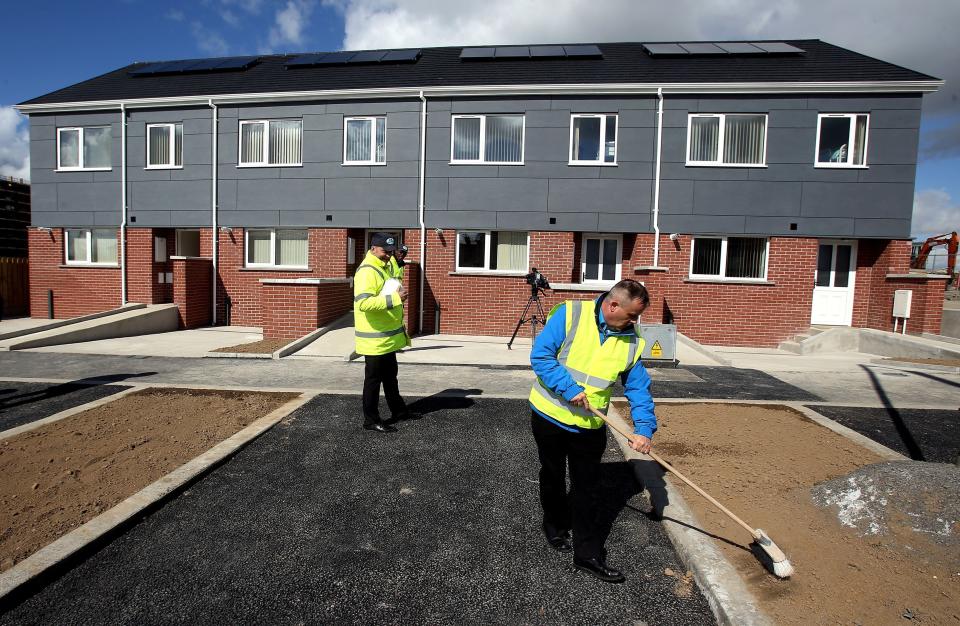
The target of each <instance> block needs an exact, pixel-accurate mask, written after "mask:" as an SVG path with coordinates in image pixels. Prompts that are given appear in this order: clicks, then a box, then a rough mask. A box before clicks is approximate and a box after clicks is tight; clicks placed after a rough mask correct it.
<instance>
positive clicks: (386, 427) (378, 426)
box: [363, 422, 397, 433]
mask: <svg viewBox="0 0 960 626" xmlns="http://www.w3.org/2000/svg"><path fill="white" fill-rule="evenodd" d="M363 427H364V429H366V430H375V431H377V432H378V433H395V432H397V429H396V428H394V427H393V426H391V425H390V424H384V423H383V422H373V423H372V424H364V425H363Z"/></svg>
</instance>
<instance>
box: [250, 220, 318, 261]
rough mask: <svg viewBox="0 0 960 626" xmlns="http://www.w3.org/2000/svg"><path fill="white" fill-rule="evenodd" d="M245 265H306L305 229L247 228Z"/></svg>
mask: <svg viewBox="0 0 960 626" xmlns="http://www.w3.org/2000/svg"><path fill="white" fill-rule="evenodd" d="M246 236H247V245H246V248H247V257H246V258H247V267H279V268H293V269H305V268H306V267H307V231H306V230H278V229H271V230H267V229H263V230H259V229H256V230H248V231H247V232H246Z"/></svg>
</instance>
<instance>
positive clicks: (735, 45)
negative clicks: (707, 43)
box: [717, 41, 764, 54]
mask: <svg viewBox="0 0 960 626" xmlns="http://www.w3.org/2000/svg"><path fill="white" fill-rule="evenodd" d="M717 45H718V46H719V47H720V48H722V49H724V50H726V51H727V52H729V53H730V54H763V53H764V52H763V50H761V49H760V48H758V47H756V46H753V45H750V44H748V43H744V42H741V41H734V42H729V43H727V42H725V43H718V44H717Z"/></svg>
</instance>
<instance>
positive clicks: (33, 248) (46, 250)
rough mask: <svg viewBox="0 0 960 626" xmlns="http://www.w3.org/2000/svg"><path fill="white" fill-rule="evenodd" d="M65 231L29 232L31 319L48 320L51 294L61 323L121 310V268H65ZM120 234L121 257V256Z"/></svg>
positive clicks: (33, 229)
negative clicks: (63, 320) (48, 293)
mask: <svg viewBox="0 0 960 626" xmlns="http://www.w3.org/2000/svg"><path fill="white" fill-rule="evenodd" d="M63 237H64V231H63V229H62V228H54V229H53V230H51V231H49V232H46V231H41V230H40V229H38V228H30V229H29V231H28V245H29V254H30V316H31V317H40V318H45V317H47V290H48V289H52V290H53V314H54V317H56V318H58V319H63V318H69V317H78V316H81V315H89V314H91V313H98V312H100V311H106V310H109V309H115V308H117V307H119V306H120V268H119V267H66V266H64V267H61V266H62V265H63V264H64V249H63ZM119 250H120V245H119V230H118V233H117V253H118V254H119Z"/></svg>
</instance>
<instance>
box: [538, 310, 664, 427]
mask: <svg viewBox="0 0 960 626" xmlns="http://www.w3.org/2000/svg"><path fill="white" fill-rule="evenodd" d="M604 297H606V294H604V295H602V296H600V297H599V298H597V300H596V307H595V310H596V315H595V320H596V322H597V332H598V333H600V343H601V344H602V343H603V342H604V341H606V340H607V338H608V337H612V336H614V335H629V334H632V333H633V332H634V331H633V328H632V327H628V328H627V329H625V330H622V331H617V330H613V329H612V328H608V327H607V324H606V322H604V320H603V311H601V309H600V303H601V302H602V301H603V298H604ZM566 308H567V305H566V304H561V305H560V306H559V307H557V310H556V311H554V312H553V315H551V316H550V319H548V320H547V324H546V325H545V326H544V327H543V331H542V332H541V333H540V334H538V335H537V340H536V341H535V342H534V344H533V349H532V350H531V351H530V365H531V366H532V367H533V372H534V373H535V374H536V375H537V376H539V377H540V380H541V381H543V384H544V385H546V386H547V387H548V388H550V389H552V390H553V391H554V392H556V393H558V394H560V395H561V396H563V398H564V399H565V400H571V399H573V398H574V397H575V396H576V395H577V394H578V393H580V392H581V391H583V387H581V386H580V385H578V384H577V383H576V382H574V380H573V378H571V377H570V373H569V372H567V370H566V368H565V367H563V365H561V364H560V361H558V360H557V354H558V353H559V352H560V346H561V345H562V344H563V340H564V338H565V337H566V336H567V328H566V327H567V324H566V317H567V316H566ZM620 379H621V381H622V382H623V387H624V395H625V396H626V397H627V400H628V401H629V402H630V414H631V417H633V432H634V433H636V434H638V435H643V436H644V437H652V436H653V433H655V432H656V430H657V416H656V415H655V414H654V412H653V396H651V395H650V375H649V374H647V370H646V368H644V367H643V363H641V362H639V361H638V362H637V364H636V365H634V366H633V367H631V368H630V369H629V370H627V371H625V372H623V374H621V378H620ZM531 408H533V407H532V406H531ZM533 410H534V412H535V413H537V415H539V416H540V417H542V418H544V419H546V420H549V421H550V422H552V423H554V424H556V425H557V426H559V427H561V428H563V429H565V430H569V431H571V432H580V429H579V428H577V427H575V426H570V425H569V424H561V423H560V422H558V421H556V420H554V419H552V418H550V417H548V416H546V415H544V414H543V413H540V412H539V411H537V410H536V409H535V408H534V409H533Z"/></svg>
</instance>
